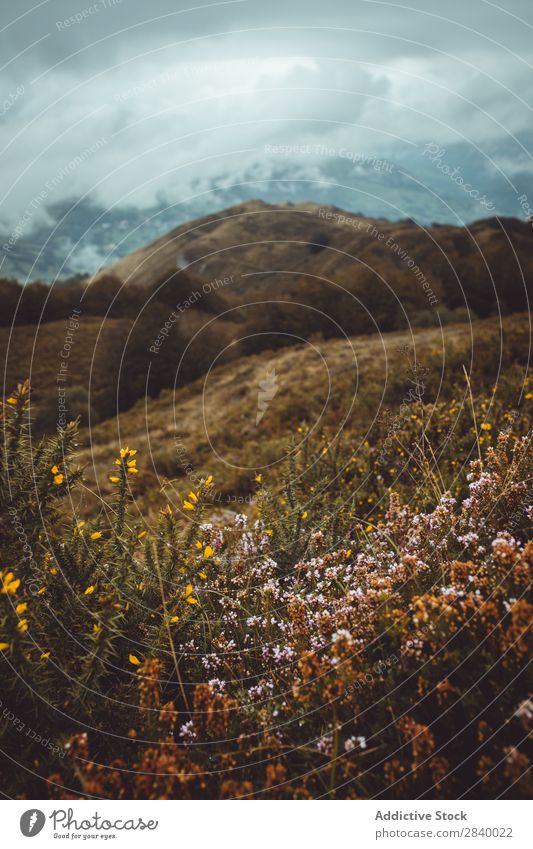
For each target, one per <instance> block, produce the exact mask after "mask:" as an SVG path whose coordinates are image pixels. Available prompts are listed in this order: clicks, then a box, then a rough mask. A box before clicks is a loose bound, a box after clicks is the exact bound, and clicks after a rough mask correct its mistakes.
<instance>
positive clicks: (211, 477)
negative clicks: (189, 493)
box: [205, 475, 213, 486]
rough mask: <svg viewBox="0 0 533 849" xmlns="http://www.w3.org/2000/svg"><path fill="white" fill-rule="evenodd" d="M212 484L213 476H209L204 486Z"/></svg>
mask: <svg viewBox="0 0 533 849" xmlns="http://www.w3.org/2000/svg"><path fill="white" fill-rule="evenodd" d="M212 483H213V475H209V477H208V478H207V480H206V482H205V485H206V486H211V484H212Z"/></svg>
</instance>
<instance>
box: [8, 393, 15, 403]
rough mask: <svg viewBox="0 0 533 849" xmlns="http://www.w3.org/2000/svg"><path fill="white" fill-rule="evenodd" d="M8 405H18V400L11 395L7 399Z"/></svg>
mask: <svg viewBox="0 0 533 849" xmlns="http://www.w3.org/2000/svg"><path fill="white" fill-rule="evenodd" d="M7 403H8V404H16V403H17V399H16V398H13V396H12V395H11V396H10V397H9V398H8V399H7Z"/></svg>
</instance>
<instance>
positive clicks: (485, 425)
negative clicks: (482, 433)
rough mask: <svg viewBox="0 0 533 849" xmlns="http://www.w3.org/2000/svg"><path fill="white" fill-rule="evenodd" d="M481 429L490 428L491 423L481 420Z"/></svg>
mask: <svg viewBox="0 0 533 849" xmlns="http://www.w3.org/2000/svg"><path fill="white" fill-rule="evenodd" d="M481 430H492V425H491V424H490V423H489V422H483V424H482V425H481Z"/></svg>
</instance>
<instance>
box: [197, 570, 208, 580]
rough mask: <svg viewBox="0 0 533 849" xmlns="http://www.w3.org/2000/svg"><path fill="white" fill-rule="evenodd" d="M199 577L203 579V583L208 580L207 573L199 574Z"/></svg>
mask: <svg viewBox="0 0 533 849" xmlns="http://www.w3.org/2000/svg"><path fill="white" fill-rule="evenodd" d="M198 576H199V577H200V578H201V579H202V581H205V580H206V579H207V575H206V574H205V572H198Z"/></svg>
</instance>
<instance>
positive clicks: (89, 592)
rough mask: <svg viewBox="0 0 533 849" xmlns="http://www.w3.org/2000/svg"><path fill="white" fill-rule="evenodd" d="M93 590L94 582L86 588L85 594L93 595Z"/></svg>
mask: <svg viewBox="0 0 533 849" xmlns="http://www.w3.org/2000/svg"><path fill="white" fill-rule="evenodd" d="M93 592H94V584H91V586H90V587H87V589H86V590H84V592H83V595H92V594H93Z"/></svg>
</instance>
